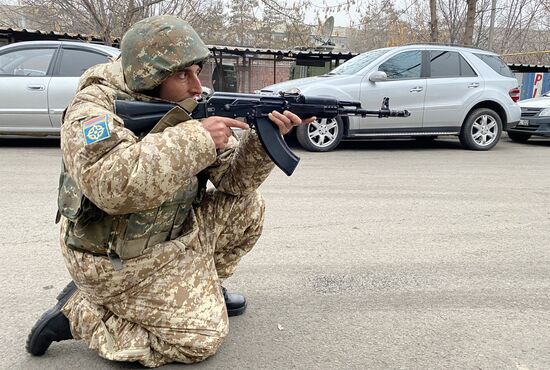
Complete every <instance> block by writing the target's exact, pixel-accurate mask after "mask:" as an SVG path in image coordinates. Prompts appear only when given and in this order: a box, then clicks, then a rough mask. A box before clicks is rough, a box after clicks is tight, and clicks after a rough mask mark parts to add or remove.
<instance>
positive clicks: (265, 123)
mask: <svg viewBox="0 0 550 370" xmlns="http://www.w3.org/2000/svg"><path fill="white" fill-rule="evenodd" d="M253 125H254V126H255V127H256V133H257V134H258V137H259V138H260V142H261V143H262V146H263V147H264V150H265V151H266V153H267V155H269V158H271V160H272V161H273V162H274V163H275V165H277V167H279V168H280V169H281V170H282V171H283V172H284V173H286V174H287V176H290V175H292V173H293V172H294V169H295V168H296V166H297V165H298V162H299V161H300V158H299V157H298V156H296V154H294V153H292V151H291V150H290V148H289V147H288V145H287V144H286V142H285V140H284V139H283V137H282V136H281V134H280V133H279V128H278V127H277V125H275V124H274V123H273V122H271V121H270V120H269V119H267V118H256V119H255V122H253Z"/></svg>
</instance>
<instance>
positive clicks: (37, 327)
mask: <svg viewBox="0 0 550 370" xmlns="http://www.w3.org/2000/svg"><path fill="white" fill-rule="evenodd" d="M56 315H62V313H61V312H60V311H57V310H56V309H55V308H50V309H49V310H48V311H46V312H44V313H43V314H42V316H40V318H39V319H38V321H37V322H36V324H34V326H33V327H32V329H31V333H30V334H29V336H28V337H27V344H26V349H27V352H29V353H30V354H31V355H33V356H42V355H43V354H44V353H46V351H47V350H48V348H49V345H48V346H47V347H46V348H44V349H40V350H39V351H33V350H32V349H33V348H35V346H36V341H37V340H38V338H39V337H40V333H41V332H42V330H43V329H44V327H45V326H46V325H47V324H48V322H49V321H50V320H51V319H53V318H54V317H55V316H56ZM50 344H51V342H50Z"/></svg>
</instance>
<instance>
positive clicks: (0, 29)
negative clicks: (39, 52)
mask: <svg viewBox="0 0 550 370" xmlns="http://www.w3.org/2000/svg"><path fill="white" fill-rule="evenodd" d="M0 32H19V33H32V34H37V35H51V36H58V37H67V38H80V39H87V40H101V38H99V37H97V36H94V35H87V34H83V33H69V32H57V31H41V30H33V29H27V28H14V27H0ZM115 40H118V39H115Z"/></svg>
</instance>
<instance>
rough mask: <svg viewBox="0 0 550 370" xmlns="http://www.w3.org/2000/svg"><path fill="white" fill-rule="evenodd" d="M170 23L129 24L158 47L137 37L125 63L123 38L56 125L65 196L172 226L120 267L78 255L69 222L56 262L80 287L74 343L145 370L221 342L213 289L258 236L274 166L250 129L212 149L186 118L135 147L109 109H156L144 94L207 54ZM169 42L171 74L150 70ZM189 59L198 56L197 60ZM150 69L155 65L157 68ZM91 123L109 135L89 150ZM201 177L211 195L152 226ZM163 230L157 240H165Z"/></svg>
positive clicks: (208, 351) (69, 309)
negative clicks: (264, 190)
mask: <svg viewBox="0 0 550 370" xmlns="http://www.w3.org/2000/svg"><path fill="white" fill-rule="evenodd" d="M174 19H175V18H174V17H165V16H163V17H153V18H150V19H147V20H144V21H142V22H139V23H138V24H137V26H135V27H134V30H136V29H137V30H139V29H140V26H141V27H142V29H147V28H149V30H151V29H153V30H154V31H155V32H154V33H153V34H154V35H155V36H154V37H158V38H161V37H162V38H164V39H155V38H151V34H147V33H146V32H145V31H144V33H143V35H142V36H143V37H142V38H141V39H135V40H133V44H132V47H134V48H136V47H140V46H139V45H141V44H140V43H143V44H142V46H141V49H138V50H142V52H141V53H138V52H136V53H135V55H138V56H140V57H142V59H141V60H140V61H139V63H132V61H130V62H129V61H128V59H126V60H125V55H124V42H125V41H124V39H123V46H122V50H123V54H122V61H121V60H120V59H119V60H117V61H114V62H112V63H107V64H103V65H99V66H96V67H93V68H91V69H90V70H88V71H87V72H86V73H85V74H84V75H83V76H82V78H81V81H80V85H79V88H78V93H77V95H76V97H75V99H74V100H73V102H72V103H71V105H70V106H69V108H68V110H67V112H66V115H65V118H64V122H63V125H62V128H61V149H62V155H63V161H64V165H65V168H66V174H67V175H68V176H69V177H70V178H71V179H73V181H74V183H75V186H76V187H75V188H74V189H72V190H71V191H74V192H75V193H78V192H81V193H83V194H84V195H85V198H86V199H88V200H89V201H91V203H93V205H95V206H97V208H98V209H99V210H101V212H104V219H109V220H110V219H111V218H113V219H116V218H117V217H122V218H123V219H125V220H128V217H127V216H128V215H139V217H137V219H138V221H136V220H135V219H136V217H134V225H138V226H143V230H145V231H144V232H145V233H148V232H150V231H151V228H150V226H151V225H150V224H151V223H152V222H151V221H150V219H148V218H147V217H145V216H144V215H148V214H150V213H151V212H149V210H153V211H154V212H156V213H155V214H156V215H157V217H156V218H153V219H154V220H155V221H154V223H155V225H156V226H155V227H157V226H158V225H160V226H162V225H165V224H168V225H169V226H170V227H169V231H168V234H162V236H163V237H165V236H166V235H168V237H166V238H164V241H162V242H158V243H157V242H155V243H151V241H152V240H155V238H154V237H151V235H149V236H148V237H147V241H148V242H147V243H146V244H143V246H144V249H143V250H139V253H138V254H137V255H135V256H133V255H132V256H129V258H126V259H123V264H122V269H116V268H115V266H114V265H113V263H112V262H111V260H110V259H109V258H108V257H106V256H105V253H104V252H105V251H104V250H103V251H102V250H101V248H100V247H101V245H99V244H98V245H99V247H97V248H98V250H97V251H95V250H94V252H95V253H91V252H90V248H88V246H87V244H86V243H85V242H82V243H83V244H82V243H81V244H82V245H83V246H84V247H83V248H76V247H74V245H75V244H74V243H73V239H75V240H84V239H83V238H84V237H83V236H82V235H80V234H79V231H78V227H76V228H75V225H77V226H78V222H76V223H75V222H74V219H71V218H70V216H69V217H64V218H63V220H62V226H61V246H62V252H63V256H64V258H65V262H66V265H67V268H68V270H69V272H70V274H71V276H72V277H73V279H74V281H75V282H76V284H77V286H78V288H79V289H78V291H77V293H75V294H74V295H73V296H72V297H71V298H70V300H69V301H68V302H67V304H66V305H65V306H64V307H63V313H64V314H65V315H66V316H67V318H68V319H69V321H70V325H71V331H72V334H73V336H74V337H75V338H76V339H83V340H84V341H85V342H86V343H87V344H88V345H89V347H90V348H91V349H93V350H95V351H97V352H98V353H99V355H100V356H102V357H104V358H107V359H111V360H117V361H139V362H140V363H141V364H143V365H145V366H148V367H156V366H160V365H162V364H165V363H169V362H174V361H177V362H184V363H193V362H197V361H201V360H204V359H205V358H207V357H209V356H211V355H212V354H214V353H215V352H216V350H217V349H218V348H219V346H220V345H221V343H222V341H223V339H224V337H225V336H226V335H227V332H228V318H227V312H226V307H225V304H224V298H223V296H222V294H221V292H220V281H221V280H223V279H225V278H227V277H229V276H231V274H232V273H233V272H234V270H235V267H236V265H237V263H238V262H239V260H240V258H241V257H242V256H243V255H245V254H246V253H247V252H249V251H250V249H251V248H252V247H253V245H254V244H255V242H256V241H257V239H258V238H259V236H260V234H261V231H262V224H263V217H264V205H263V201H262V199H261V196H260V195H259V193H258V192H257V190H256V189H257V188H258V187H259V185H260V184H261V183H262V182H263V181H264V180H265V179H266V178H267V176H268V175H269V173H270V171H271V170H272V168H273V163H272V162H271V160H270V159H269V157H268V156H267V154H266V153H265V152H264V150H263V149H262V147H261V145H260V142H259V140H258V138H257V136H256V134H255V133H254V132H247V133H245V134H244V135H243V137H242V138H241V140H240V141H238V140H237V139H236V138H234V137H232V138H230V141H229V143H228V145H227V146H226V147H225V149H223V150H218V151H216V148H215V145H214V142H213V140H212V138H211V137H210V135H209V133H208V132H207V131H206V130H205V129H203V127H202V125H201V123H200V122H198V121H196V120H192V119H190V120H185V119H182V122H181V123H177V124H175V125H174V126H173V127H169V128H167V129H165V130H164V131H162V132H159V133H154V134H149V135H146V136H145V137H143V138H141V139H140V138H138V137H136V136H135V135H134V134H133V133H132V132H131V131H130V130H128V129H126V128H124V122H123V121H122V120H121V119H120V118H119V117H118V116H117V115H116V114H115V113H114V112H113V101H114V100H115V99H127V100H146V101H150V100H154V99H153V98H151V97H149V96H146V95H143V94H141V93H140V91H146V90H150V89H151V88H154V87H155V86H156V85H158V84H159V82H160V81H162V80H164V79H165V78H167V77H169V76H170V75H171V74H173V73H174V72H175V70H177V69H182V68H183V67H185V66H186V64H187V65H189V64H194V63H196V62H198V61H199V59H200V58H199V57H200V55H201V52H202V53H204V51H201V47H202V48H205V47H204V45H203V44H202V43H201V45H202V46H201V45H198V46H197V45H193V42H194V40H196V38H193V37H191V38H189V37H188V38H186V37H182V35H183V36H185V35H187V34H188V33H189V32H190V31H189V30H186V29H183V30H182V29H181V27H180V29H174V28H171V26H170V24H173V23H174ZM176 23H177V24H179V25H181V24H183V23H182V22H181V21H177V22H176ZM184 26H185V25H184ZM191 31H192V29H191ZM172 32H173V33H172ZM177 32H180V34H178V33H177ZM193 32H194V31H193ZM135 34H136V33H135V32H134V35H135ZM166 37H167V38H168V39H169V40H170V45H172V46H171V47H168V48H166V49H159V53H158V55H156V57H161V56H162V58H164V59H162V63H164V64H165V65H166V68H165V69H164V70H162V69H158V68H157V69H156V70H155V69H154V68H151V63H148V60H149V58H152V56H151V53H152V52H153V51H154V48H155V47H157V48H160V45H166V44H167V39H166ZM125 38H126V37H125ZM197 38H198V36H197ZM130 41H132V40H130ZM130 41H128V40H126V42H130ZM134 50H135V49H134ZM178 50H179V51H178ZM181 50H187V51H188V54H187V55H186V54H184V53H183V54H182V52H181ZM195 51H196V52H197V58H198V59H197V60H192V59H193V55H192V54H193V53H194V52H195ZM189 53H191V56H190V55H189ZM202 58H203V59H204V56H202ZM189 59H191V60H192V61H191V62H189ZM182 60H183V61H184V62H185V63H182V62H181V61H182ZM134 62H135V61H134ZM155 63H157V66H158V65H159V62H158V60H157V61H156V62H155ZM178 63H179V64H178ZM153 64H154V63H153ZM175 66H176V67H175ZM125 76H126V79H125ZM151 76H153V79H151ZM159 76H160V77H159ZM155 78H156V80H155ZM125 80H126V81H125ZM184 115H185V114H184ZM97 117H100V118H101V119H103V120H104V124H105V125H106V126H108V137H106V138H103V139H101V140H100V141H97V142H93V143H87V141H86V138H85V137H84V135H83V132H86V128H87V126H88V125H89V123H90V122H93V121H94V120H97ZM183 121H185V122H183ZM201 171H203V173H205V174H206V175H207V176H208V178H209V179H210V181H211V182H212V183H213V185H214V187H215V190H209V191H208V192H206V195H205V196H204V198H203V199H202V201H201V202H200V204H195V205H194V206H193V207H191V206H190V205H189V202H187V203H186V204H185V207H187V208H185V207H183V206H181V207H180V208H178V209H179V210H181V209H185V210H186V211H185V214H183V217H181V218H182V219H180V220H178V221H176V220H175V219H170V220H162V219H161V220H158V218H159V217H160V216H159V215H162V214H163V213H162V210H163V209H168V208H166V207H169V206H170V205H171V204H172V203H170V201H171V199H172V198H173V197H174V196H175V195H174V194H176V193H178V192H179V191H180V190H181V189H186V191H187V197H188V196H189V190H191V194H192V195H194V192H195V190H197V188H196V175H197V174H198V173H199V172H201ZM62 188H63V189H65V190H67V189H68V188H70V187H67V186H64V187H62ZM72 199H77V198H72ZM163 207H165V208H163ZM68 208H70V207H68ZM60 209H63V205H62V204H60ZM159 210H160V211H159ZM178 212H179V211H178ZM62 213H63V214H64V215H67V214H68V213H67V212H62ZM176 213H177V212H176ZM180 213H181V212H180ZM180 213H177V217H176V218H178V217H180V216H182V214H180ZM172 215H173V213H172ZM132 217H133V216H132ZM160 218H162V217H160ZM180 221H181V222H180ZM176 224H177V227H176ZM160 226H159V229H158V230H159V231H158V232H159V233H161V231H162V232H164V231H166V230H164V229H162V228H161V227H160ZM112 230H115V231H116V230H118V229H116V228H114V226H113V228H112ZM112 230H111V233H112ZM163 230H164V231H163ZM138 234H139V233H138ZM93 235H95V234H93ZM140 235H141V234H140ZM155 235H160V234H155ZM115 236H116V235H115ZM119 236H120V235H119ZM110 237H112V235H109V238H110ZM79 238H80V239H79ZM92 244H93V243H92ZM96 244H97V243H96ZM100 244H101V243H100ZM82 249H84V250H82ZM92 249H93V248H92Z"/></svg>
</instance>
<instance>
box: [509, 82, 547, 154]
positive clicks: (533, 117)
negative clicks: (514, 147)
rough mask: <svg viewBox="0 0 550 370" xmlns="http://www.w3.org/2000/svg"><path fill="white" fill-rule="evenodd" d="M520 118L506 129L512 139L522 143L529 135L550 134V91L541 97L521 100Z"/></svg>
mask: <svg viewBox="0 0 550 370" xmlns="http://www.w3.org/2000/svg"><path fill="white" fill-rule="evenodd" d="M519 106H520V107H521V120H520V121H519V123H518V125H517V126H515V127H512V128H510V129H508V136H509V137H510V139H512V140H513V141H517V142H519V143H524V142H526V141H527V140H529V138H531V136H533V135H535V136H550V91H549V92H547V93H545V94H543V95H542V96H541V97H538V98H533V99H526V100H521V101H520V102H519Z"/></svg>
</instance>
